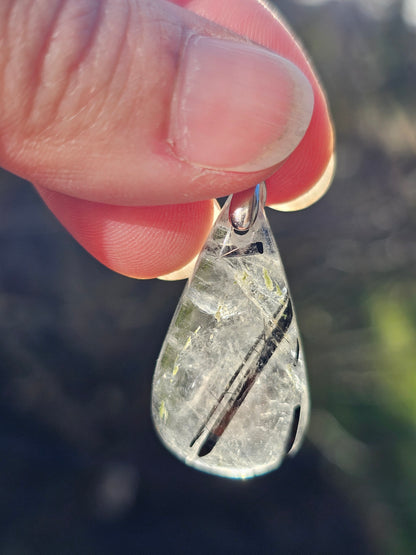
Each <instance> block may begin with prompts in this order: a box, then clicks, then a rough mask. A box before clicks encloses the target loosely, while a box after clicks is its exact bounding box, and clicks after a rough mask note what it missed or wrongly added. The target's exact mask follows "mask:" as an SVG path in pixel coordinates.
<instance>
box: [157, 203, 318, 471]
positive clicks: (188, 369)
mask: <svg viewBox="0 0 416 555" xmlns="http://www.w3.org/2000/svg"><path fill="white" fill-rule="evenodd" d="M230 202H231V197H230V199H229V200H228V201H227V203H226V204H225V205H224V208H223V210H222V212H221V214H220V215H219V217H218V220H217V222H216V224H215V225H214V227H213V229H212V231H211V234H210V236H209V238H208V240H207V242H206V244H205V247H204V248H203V250H202V252H201V255H200V257H199V259H198V262H197V264H196V267H195V271H194V274H193V276H192V277H191V278H190V280H189V281H188V283H187V285H186V287H185V290H184V292H183V295H182V297H181V300H180V301H179V304H178V307H177V309H176V312H175V315H174V317H173V319H172V323H171V325H170V327H169V330H168V333H167V336H166V339H165V342H164V344H163V347H162V350H161V353H160V356H159V359H158V362H157V366H156V371H155V376H154V379H153V394H152V413H153V420H154V423H155V426H156V429H157V431H158V432H159V434H160V436H161V438H162V441H163V442H164V443H165V445H166V446H167V447H168V449H170V451H172V453H173V454H174V455H176V456H177V457H178V458H179V459H181V460H183V461H184V462H186V463H187V464H189V465H190V466H193V467H195V468H198V469H199V470H204V471H205V472H209V473H212V474H217V475H220V476H226V477H229V478H250V477H252V476H257V475H260V474H264V473H266V472H269V471H270V470H273V469H275V468H277V467H278V466H279V465H280V463H281V462H282V460H283V458H284V457H285V456H286V455H287V454H291V455H292V454H294V453H295V452H296V451H297V450H298V448H299V447H300V443H301V440H302V437H303V435H304V433H305V429H306V426H307V422H308V416H309V397H308V386H307V380H306V372H305V365H304V359H303V354H302V348H301V345H300V340H299V332H298V327H297V324H296V316H295V314H294V311H293V305H292V301H291V298H290V293H289V290H288V286H287V281H286V277H285V273H284V269H283V266H282V262H281V260H280V256H279V251H278V249H277V246H276V243H275V241H274V238H273V234H272V232H271V229H270V225H269V223H268V221H267V218H266V215H265V213H264V208H263V207H260V209H259V213H258V215H257V218H256V220H255V222H254V224H253V225H252V226H251V227H250V228H249V230H248V231H247V232H245V233H241V232H238V231H236V230H235V229H234V228H233V227H232V226H231V224H230V223H229V218H228V214H229V205H230Z"/></svg>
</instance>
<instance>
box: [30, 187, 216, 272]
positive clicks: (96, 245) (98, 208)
mask: <svg viewBox="0 0 416 555" xmlns="http://www.w3.org/2000/svg"><path fill="white" fill-rule="evenodd" d="M37 190H38V192H39V194H40V195H41V196H42V198H43V200H44V201H45V203H46V204H47V206H48V207H49V208H50V209H51V210H52V212H53V213H54V214H55V215H56V216H57V218H58V219H59V220H60V221H61V223H62V224H63V225H64V226H65V227H66V228H67V229H68V230H70V232H71V234H72V235H73V237H74V238H75V239H76V240H77V241H78V242H79V243H80V244H81V245H82V246H83V247H84V248H85V249H86V250H87V251H88V252H89V253H90V254H92V255H93V256H94V257H95V258H97V259H98V260H99V261H100V262H101V263H102V264H104V265H105V266H107V267H109V268H111V269H112V270H114V271H116V272H118V273H120V274H124V275H127V276H130V277H135V278H142V279H148V278H154V277H158V276H161V275H165V274H170V273H171V272H173V271H175V270H177V269H178V268H181V267H183V266H184V265H186V264H187V263H188V262H189V261H191V260H192V259H193V258H194V257H195V256H196V255H197V254H198V253H199V251H200V250H201V247H202V244H203V242H204V240H205V237H206V236H207V234H208V231H209V229H210V227H211V224H212V220H213V218H214V215H215V212H214V203H213V201H200V202H196V203H189V204H181V205H169V206H144V207H143V206H140V207H137V206H114V205H107V204H102V203H95V202H91V201H85V200H81V199H77V198H74V197H70V196H66V195H63V194H62V193H56V192H54V191H51V190H49V189H46V188H44V187H37ZM188 271H189V270H188ZM173 277H174V278H175V279H181V278H182V277H187V275H185V276H184V275H180V274H178V275H177V276H176V277H175V276H173Z"/></svg>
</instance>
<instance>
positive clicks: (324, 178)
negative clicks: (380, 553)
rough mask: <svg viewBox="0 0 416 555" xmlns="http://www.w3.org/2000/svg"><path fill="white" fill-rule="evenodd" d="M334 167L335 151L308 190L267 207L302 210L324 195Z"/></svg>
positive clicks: (284, 210)
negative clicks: (298, 195) (293, 197)
mask: <svg viewBox="0 0 416 555" xmlns="http://www.w3.org/2000/svg"><path fill="white" fill-rule="evenodd" d="M335 167H336V156H335V153H333V154H332V156H331V158H330V159H329V162H328V165H327V166H326V168H325V170H324V172H323V174H322V175H321V177H320V178H319V179H318V181H317V182H316V183H315V184H314V185H312V187H311V188H310V189H309V190H308V191H306V193H304V194H303V195H301V196H300V197H297V198H295V199H293V200H289V201H287V202H282V203H280V204H271V205H270V206H269V208H273V209H274V210H280V211H281V212H294V211H295V210H303V209H304V208H308V207H309V206H311V205H312V204H315V202H318V200H319V199H320V198H322V197H323V196H324V194H325V193H326V192H327V191H328V189H329V187H330V186H331V183H332V180H333V178H334V173H335Z"/></svg>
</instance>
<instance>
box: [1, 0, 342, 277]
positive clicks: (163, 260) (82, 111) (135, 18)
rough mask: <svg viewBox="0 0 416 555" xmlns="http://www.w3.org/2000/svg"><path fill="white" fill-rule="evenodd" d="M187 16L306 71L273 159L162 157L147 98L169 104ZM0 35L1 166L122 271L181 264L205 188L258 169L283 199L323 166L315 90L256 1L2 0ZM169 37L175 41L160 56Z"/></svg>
mask: <svg viewBox="0 0 416 555" xmlns="http://www.w3.org/2000/svg"><path fill="white" fill-rule="evenodd" d="M175 4H176V5H175ZM160 13H162V14H167V15H166V20H163V21H162V23H161V18H160ZM143 14H144V15H143ZM149 14H150V15H152V14H153V15H154V16H155V17H154V18H153V19H152V18H151V17H150V16H149ZM188 28H189V29H191V30H192V33H194V32H195V30H196V31H197V32H198V33H200V34H204V35H205V36H213V37H221V38H224V37H226V38H229V39H233V40H240V41H247V39H249V40H252V41H254V42H256V43H258V44H261V45H263V46H265V47H267V48H268V49H270V50H272V51H275V52H277V53H278V54H280V55H282V56H283V57H285V58H287V59H288V60H290V61H292V62H293V63H294V64H295V65H296V66H297V67H298V68H299V69H301V70H302V72H303V73H304V75H305V76H306V77H307V78H308V80H309V82H310V84H311V86H312V88H313V93H314V109H313V114H312V120H311V123H310V126H309V128H308V130H307V132H306V134H305V136H304V137H303V139H302V140H301V142H300V144H299V146H298V147H297V148H296V149H295V150H294V151H293V152H292V153H291V154H290V156H289V157H288V158H286V159H285V160H284V161H282V162H280V163H279V164H277V165H276V166H274V167H272V168H268V169H266V170H263V171H258V172H252V173H249V172H248V173H239V172H232V171H220V170H210V169H206V168H202V167H199V166H195V165H192V164H190V163H187V162H185V161H183V160H180V159H178V158H177V157H176V156H174V155H172V148H171V145H170V144H169V142H168V141H167V140H166V133H167V126H166V114H162V113H161V112H162V111H161V110H160V106H161V105H162V106H164V105H166V106H169V104H170V99H171V96H172V87H174V84H175V72H176V71H177V64H178V59H179V58H178V57H179V52H180V49H181V48H182V47H183V43H182V41H183V37H184V36H185V35H186V33H187V31H186V29H188ZM12 29H14V30H16V29H20V30H21V33H22V35H21V36H20V35H19V32H16V31H13V32H12V31H11V30H12ZM138 29H140V31H141V33H142V35H143V36H141V40H142V43H139V44H137V40H138V39H137V36H138V33H137V30H138ZM184 29H185V31H184ZM234 33H236V34H237V35H241V36H242V38H241V37H235V35H234ZM156 34H157V37H158V40H156V41H155V40H154V37H155V36H156ZM0 37H2V38H1V39H0V52H3V55H2V54H0V83H3V85H2V86H1V87H0V164H1V165H2V166H3V167H5V168H6V169H8V170H9V171H12V172H14V173H16V174H18V175H20V176H22V177H24V178H26V179H28V180H29V181H31V182H32V183H34V185H35V187H36V188H37V190H38V192H39V194H40V195H41V196H42V198H43V199H44V201H45V202H46V204H47V205H48V206H49V208H50V209H51V210H52V212H53V213H54V214H55V215H56V217H57V218H58V219H59V220H60V221H61V223H62V224H63V225H64V226H65V227H66V228H67V229H68V231H69V232H70V233H71V234H72V235H73V236H74V237H75V239H76V240H77V241H79V242H80V243H81V244H82V245H83V246H84V247H85V248H86V249H87V250H88V251H89V252H90V253H91V254H92V255H93V256H95V257H96V258H97V259H98V260H100V261H101V262H102V263H103V264H105V265H106V266H108V267H109V268H111V269H113V270H115V271H117V272H120V273H122V274H125V275H128V276H132V277H138V278H152V277H156V276H159V275H164V274H167V273H169V272H172V271H174V270H177V269H178V268H181V267H182V266H184V265H185V264H186V263H187V262H189V260H191V259H192V258H193V257H194V256H195V255H196V254H197V252H198V251H199V250H200V248H201V246H202V245H203V242H204V240H205V237H206V235H207V233H208V232H209V229H210V227H211V224H212V218H213V201H212V200H210V199H212V198H215V197H218V196H224V195H226V194H229V193H232V192H235V191H238V190H244V189H246V188H249V187H251V186H253V185H254V184H256V183H257V182H259V181H261V180H262V179H265V178H269V179H268V181H267V185H268V204H275V203H285V202H287V201H289V200H292V199H295V198H297V197H299V196H301V195H302V194H304V193H305V192H307V191H308V190H309V189H311V188H312V187H313V185H314V184H315V183H316V182H317V181H318V180H319V178H320V177H321V175H322V174H323V173H324V172H325V169H326V167H327V166H328V163H329V160H330V158H331V154H332V152H333V133H332V127H331V123H330V117H329V114H328V109H327V106H326V102H325V97H324V95H323V93H322V91H321V88H320V87H319V84H318V81H317V79H316V77H315V76H314V73H313V71H312V69H311V68H310V66H309V64H308V62H307V60H306V57H305V55H304V53H303V52H302V50H301V49H300V47H299V46H298V44H297V43H296V42H295V39H294V38H293V36H292V35H291V33H290V32H289V31H288V30H287V29H286V27H284V26H283V24H282V23H281V22H280V21H279V20H278V19H277V18H276V17H275V15H273V14H272V13H271V12H270V11H269V10H267V9H266V8H265V7H264V6H263V5H261V4H260V3H259V2H257V0H228V1H227V2H223V0H201V1H197V2H196V1H193V2H184V1H176V2H166V1H165V0H159V1H156V0H152V1H150V0H143V1H139V0H136V1H133V0H131V1H127V0H126V1H122V0H120V2H117V3H108V2H106V1H102V2H99V1H97V0H72V1H71V0H66V1H63V0H53V1H49V2H47V1H46V0H38V2H35V1H34V0H33V1H30V0H8V1H6V0H4V1H3V3H2V5H1V6H0ZM23 37H24V39H23ZM110 37H111V40H110ZM143 37H144V38H143ZM75 39H76V44H77V45H78V46H77V48H75V47H74V43H75V42H74V41H75ZM171 43H172V45H176V47H177V48H178V49H179V50H178V52H176V51H173V52H171V53H170V56H166V50H165V51H164V54H163V53H162V54H161V53H160V44H162V46H163V45H164V46H166V45H167V46H169V45H170V44H171ZM108 44H111V45H112V47H111V48H110V47H109V46H108ZM169 47H170V46H169ZM141 49H142V50H143V52H144V54H143V53H142V55H140V53H141V51H142V50H141ZM167 51H169V49H167ZM161 56H162V57H161ZM163 56H164V57H163ZM149 60H151V65H150V66H149ZM156 62H157V63H156ZM146 64H147V65H146ZM155 67H158V68H161V71H160V73H157V72H156V73H155ZM17 68H18V69H17ZM11 75H13V79H12V78H10V76H11ZM45 83H46V84H47V86H45ZM236 133H238V129H236Z"/></svg>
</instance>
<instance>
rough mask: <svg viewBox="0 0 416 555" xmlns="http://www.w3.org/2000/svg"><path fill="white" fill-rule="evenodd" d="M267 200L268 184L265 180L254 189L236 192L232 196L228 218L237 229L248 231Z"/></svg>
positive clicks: (243, 231)
mask: <svg viewBox="0 0 416 555" xmlns="http://www.w3.org/2000/svg"><path fill="white" fill-rule="evenodd" d="M265 202H266V185H265V183H264V182H262V183H259V184H258V185H256V187H254V188H253V189H247V190H246V191H241V192H240V193H234V194H233V196H232V198H231V203H230V211H229V216H228V219H229V221H230V224H231V225H232V226H233V228H234V229H235V231H237V232H238V233H247V231H248V230H249V229H250V227H251V226H252V225H253V224H254V222H255V221H256V218H257V214H258V213H259V209H260V208H263V206H264V205H265Z"/></svg>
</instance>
